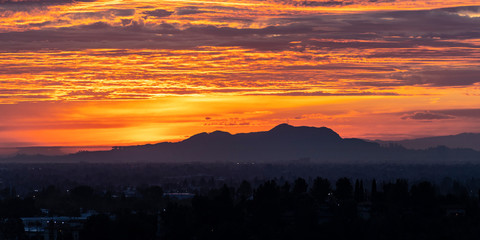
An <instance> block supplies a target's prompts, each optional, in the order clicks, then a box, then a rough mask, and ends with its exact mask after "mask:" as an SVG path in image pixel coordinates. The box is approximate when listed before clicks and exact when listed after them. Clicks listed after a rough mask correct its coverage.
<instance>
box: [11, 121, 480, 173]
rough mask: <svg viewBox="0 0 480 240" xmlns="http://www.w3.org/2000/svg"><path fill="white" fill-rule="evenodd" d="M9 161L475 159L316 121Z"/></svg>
mask: <svg viewBox="0 0 480 240" xmlns="http://www.w3.org/2000/svg"><path fill="white" fill-rule="evenodd" d="M4 161H14V162H132V163H135V162H234V163H235V162H238V163H265V162H268V163H359V164H361V163H395V164H402V163H426V164H432V163H442V164H453V163H480V152H478V151H474V150H472V149H450V148H447V147H436V148H430V149H427V150H409V149H406V148H404V147H400V146H398V145H393V146H389V147H385V146H381V144H379V143H376V142H370V141H365V140H361V139H355V138H342V137H340V136H339V135H338V134H337V133H336V132H334V131H333V130H331V129H329V128H326V127H321V128H316V127H294V126H291V125H288V124H280V125H278V126H276V127H274V128H273V129H271V130H270V131H265V132H252V133H239V134H230V133H228V132H222V131H215V132H212V133H200V134H197V135H194V136H192V137H190V138H188V139H186V140H183V141H181V142H176V143H171V142H163V143H157V144H148V145H139V146H127V147H114V148H113V150H110V151H95V152H79V153H76V154H70V155H64V156H41V155H37V156H26V155H18V156H16V157H13V158H7V159H4Z"/></svg>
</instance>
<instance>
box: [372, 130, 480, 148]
mask: <svg viewBox="0 0 480 240" xmlns="http://www.w3.org/2000/svg"><path fill="white" fill-rule="evenodd" d="M376 142H378V143H380V144H389V143H396V144H400V145H402V146H404V147H406V148H410V149H428V148H432V147H437V146H446V147H449V148H471V149H473V150H476V151H480V133H461V134H457V135H448V136H438V137H425V138H415V139H407V140H400V141H376Z"/></svg>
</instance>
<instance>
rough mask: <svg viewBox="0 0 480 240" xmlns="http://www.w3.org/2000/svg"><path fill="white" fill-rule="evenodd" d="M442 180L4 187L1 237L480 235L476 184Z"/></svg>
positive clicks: (132, 239)
mask: <svg viewBox="0 0 480 240" xmlns="http://www.w3.org/2000/svg"><path fill="white" fill-rule="evenodd" d="M206 184H207V183H206ZM444 187H446V188H445V189H443V190H440V189H439V186H438V185H435V184H432V183H431V182H428V181H422V182H417V183H414V184H410V183H409V182H408V181H407V180H405V179H398V180H396V181H391V182H381V183H380V182H377V181H376V180H372V181H363V180H353V179H348V178H339V179H337V180H336V181H335V182H330V181H329V180H327V179H325V178H321V177H316V178H314V179H312V181H307V180H305V179H303V178H297V179H295V180H294V181H285V180H281V179H277V180H268V181H264V182H262V183H260V185H258V186H257V187H254V186H253V185H252V183H250V182H248V181H242V182H241V183H240V184H239V185H236V186H228V185H223V186H221V187H213V188H210V190H209V191H208V192H206V193H204V194H196V195H192V194H180V193H167V192H164V190H163V188H161V187H159V186H143V187H138V188H137V189H136V191H134V193H133V194H130V193H129V192H126V191H123V192H115V191H98V190H95V189H94V188H92V187H89V186H78V187H75V188H73V189H70V190H69V191H62V190H60V189H58V188H56V187H54V186H49V187H46V188H44V189H42V190H40V191H36V192H35V191H34V192H32V193H31V194H30V195H28V196H26V197H18V196H15V195H14V194H12V189H8V188H6V189H3V191H1V196H2V199H1V200H0V219H1V221H0V239H16V240H22V239H25V240H26V239H79V240H97V239H98V240H100V239H101V240H110V239H111V240H137V239H138V240H149V239H152V240H153V239H172V240H173V239H178V240H180V239H182V240H183V239H186V240H190V239H191V240H193V239H272V240H273V239H478V238H479V237H480V205H479V203H480V202H479V196H478V194H479V192H478V190H477V191H475V192H472V191H470V190H468V188H467V187H466V186H464V185H463V184H461V183H459V182H457V181H450V182H449V183H448V184H446V185H445V186H444Z"/></svg>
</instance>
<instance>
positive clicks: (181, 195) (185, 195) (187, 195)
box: [163, 193, 195, 200]
mask: <svg viewBox="0 0 480 240" xmlns="http://www.w3.org/2000/svg"><path fill="white" fill-rule="evenodd" d="M163 196H164V197H169V198H175V199H179V200H182V199H190V198H193V197H194V196H195V194H193V193H164V194H163Z"/></svg>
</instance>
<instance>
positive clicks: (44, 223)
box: [21, 212, 93, 240]
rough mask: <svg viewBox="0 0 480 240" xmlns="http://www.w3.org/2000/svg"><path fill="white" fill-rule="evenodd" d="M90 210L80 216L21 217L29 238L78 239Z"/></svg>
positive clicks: (45, 239) (47, 239) (48, 239)
mask: <svg viewBox="0 0 480 240" xmlns="http://www.w3.org/2000/svg"><path fill="white" fill-rule="evenodd" d="M91 215H93V213H92V212H89V213H85V214H82V215H81V216H80V217H64V216H61V217H26V218H21V219H22V222H23V225H24V229H25V234H26V235H27V236H28V237H29V238H36V239H42V238H43V239H44V240H60V239H73V240H79V239H80V231H81V230H82V229H83V224H84V223H85V221H86V220H87V218H88V217H90V216H91Z"/></svg>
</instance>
